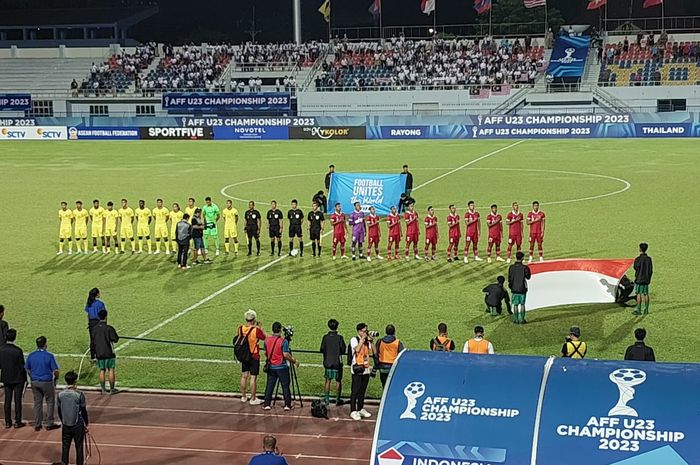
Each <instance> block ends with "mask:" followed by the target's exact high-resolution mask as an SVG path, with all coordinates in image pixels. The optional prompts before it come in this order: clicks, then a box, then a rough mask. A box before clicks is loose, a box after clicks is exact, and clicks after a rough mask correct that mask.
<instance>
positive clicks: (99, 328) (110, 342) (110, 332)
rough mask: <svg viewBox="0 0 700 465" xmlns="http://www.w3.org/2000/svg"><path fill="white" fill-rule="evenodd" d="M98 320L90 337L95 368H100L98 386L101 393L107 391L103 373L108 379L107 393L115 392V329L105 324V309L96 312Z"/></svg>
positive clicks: (116, 337)
mask: <svg viewBox="0 0 700 465" xmlns="http://www.w3.org/2000/svg"><path fill="white" fill-rule="evenodd" d="M98 315H99V317H100V322H99V323H97V325H96V326H95V327H94V328H92V337H93V339H94V340H95V357H96V358H97V368H99V369H100V387H101V388H102V394H106V393H107V388H106V386H105V375H107V377H108V379H109V393H110V394H116V393H117V380H116V374H115V370H116V368H117V355H116V354H115V353H114V344H115V343H117V342H119V335H118V334H117V331H116V330H115V329H114V328H113V327H112V326H110V325H108V324H107V310H104V309H102V310H100V312H99V313H98Z"/></svg>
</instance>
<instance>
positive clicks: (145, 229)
mask: <svg viewBox="0 0 700 465" xmlns="http://www.w3.org/2000/svg"><path fill="white" fill-rule="evenodd" d="M134 215H136V237H137V238H138V240H139V243H138V249H137V252H136V253H141V252H143V239H144V238H145V239H146V247H148V254H149V255H150V254H151V253H153V251H152V245H151V220H152V219H153V218H152V217H153V215H152V214H151V210H150V208H146V201H145V200H139V208H137V209H136V210H134Z"/></svg>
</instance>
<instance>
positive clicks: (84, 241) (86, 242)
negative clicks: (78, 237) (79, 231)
mask: <svg viewBox="0 0 700 465" xmlns="http://www.w3.org/2000/svg"><path fill="white" fill-rule="evenodd" d="M83 248H84V249H85V251H86V252H87V251H88V240H87V239H83Z"/></svg>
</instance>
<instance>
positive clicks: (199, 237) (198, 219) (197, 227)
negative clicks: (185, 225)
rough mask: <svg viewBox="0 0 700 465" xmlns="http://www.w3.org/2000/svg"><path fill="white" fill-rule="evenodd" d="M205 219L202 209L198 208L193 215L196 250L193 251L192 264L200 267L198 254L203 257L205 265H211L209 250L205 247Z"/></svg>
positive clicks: (193, 234)
mask: <svg viewBox="0 0 700 465" xmlns="http://www.w3.org/2000/svg"><path fill="white" fill-rule="evenodd" d="M204 228H205V226H204V218H202V209H201V208H197V209H195V211H194V214H193V215H192V244H193V245H194V248H193V249H192V264H193V265H198V264H199V263H201V262H199V261H197V253H199V255H201V256H202V258H203V259H204V263H211V260H209V259H208V258H207V250H206V248H205V247H204Z"/></svg>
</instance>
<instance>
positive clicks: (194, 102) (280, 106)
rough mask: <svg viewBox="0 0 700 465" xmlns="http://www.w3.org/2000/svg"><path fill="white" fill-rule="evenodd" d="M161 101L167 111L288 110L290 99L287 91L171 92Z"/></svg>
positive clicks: (164, 95)
mask: <svg viewBox="0 0 700 465" xmlns="http://www.w3.org/2000/svg"><path fill="white" fill-rule="evenodd" d="M162 103H163V109H164V110H167V111H168V113H217V112H221V113H225V112H232V111H233V112H236V111H260V112H265V111H273V110H289V109H290V108H291V104H292V99H291V95H290V94H289V92H256V93H223V92H171V93H168V94H163V101H162Z"/></svg>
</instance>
